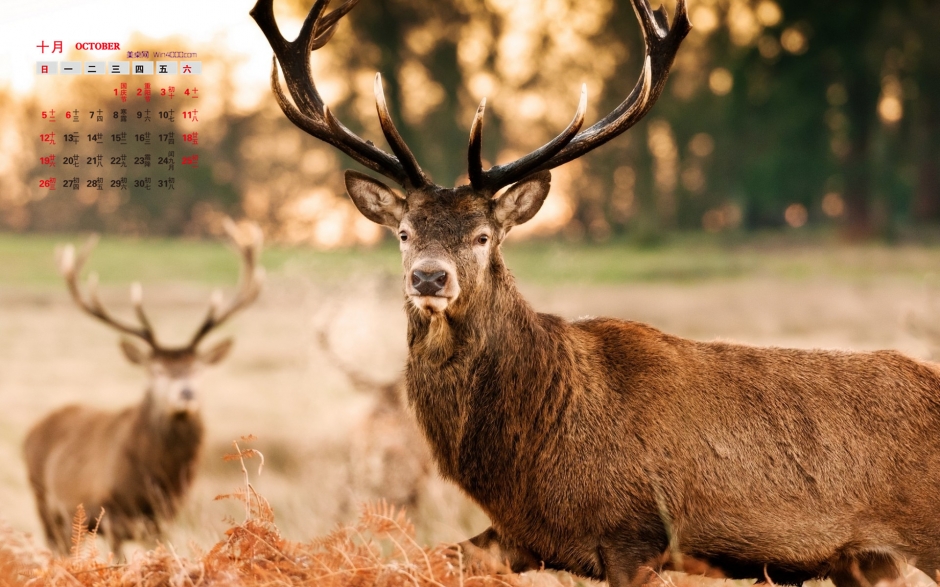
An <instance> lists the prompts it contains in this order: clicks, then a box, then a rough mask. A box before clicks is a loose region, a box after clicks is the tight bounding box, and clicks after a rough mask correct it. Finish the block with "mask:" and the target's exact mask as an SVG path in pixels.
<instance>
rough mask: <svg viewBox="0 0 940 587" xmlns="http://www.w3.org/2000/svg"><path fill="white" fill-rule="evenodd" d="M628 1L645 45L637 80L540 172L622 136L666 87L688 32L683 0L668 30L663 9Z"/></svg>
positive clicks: (645, 2)
mask: <svg viewBox="0 0 940 587" xmlns="http://www.w3.org/2000/svg"><path fill="white" fill-rule="evenodd" d="M631 1H632V3H633V10H634V12H635V13H636V15H637V19H638V20H639V21H640V25H641V28H642V30H643V40H644V43H645V44H646V59H645V60H644V67H643V71H642V73H641V74H640V79H639V80H638V81H637V83H636V86H634V88H633V91H631V92H630V94H629V95H628V96H627V99H626V100H624V101H623V102H621V103H620V105H619V106H617V107H616V108H615V109H614V110H613V111H612V112H611V113H610V114H608V115H607V116H605V117H604V118H603V119H601V120H599V121H598V122H596V123H594V124H593V125H591V126H590V127H589V128H587V129H585V130H584V131H582V132H581V133H580V134H578V136H576V137H575V138H574V139H573V140H572V141H571V142H570V143H569V144H568V145H567V146H566V147H565V148H564V149H562V150H561V151H560V152H559V153H558V154H557V155H555V156H554V157H552V158H551V159H550V160H549V161H548V162H547V163H546V164H545V165H543V166H542V169H551V168H553V167H558V166H559V165H562V164H564V163H567V162H568V161H571V160H573V159H577V158H578V157H580V156H581V155H584V154H585V153H587V152H588V151H591V150H593V149H595V148H597V147H599V146H601V145H603V144H604V143H606V142H607V141H609V140H611V139H613V138H614V137H616V136H619V135H620V134H622V133H624V132H625V131H626V130H627V129H629V128H630V127H632V126H633V125H634V124H636V123H637V122H638V121H639V120H640V119H641V118H643V117H644V116H646V113H647V112H649V111H650V109H651V108H652V107H653V104H655V103H656V100H658V99H659V96H660V95H661V94H662V92H663V89H664V88H665V87H666V79H667V78H668V77H669V70H670V69H671V68H672V63H673V61H674V60H675V58H676V52H677V51H678V50H679V45H681V44H682V41H683V39H685V37H686V35H688V34H689V31H690V30H692V23H691V22H689V15H688V10H687V8H686V4H685V0H678V2H676V14H675V17H674V18H673V21H672V26H671V27H670V26H669V19H668V17H667V15H666V9H665V8H664V7H662V6H660V7H659V8H658V9H656V10H651V9H650V5H649V1H648V0H631Z"/></svg>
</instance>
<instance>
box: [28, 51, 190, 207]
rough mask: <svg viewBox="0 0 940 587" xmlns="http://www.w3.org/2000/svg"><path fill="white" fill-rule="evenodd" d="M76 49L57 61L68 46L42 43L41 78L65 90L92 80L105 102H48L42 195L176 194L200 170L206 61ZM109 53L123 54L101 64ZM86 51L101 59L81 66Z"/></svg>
mask: <svg viewBox="0 0 940 587" xmlns="http://www.w3.org/2000/svg"><path fill="white" fill-rule="evenodd" d="M74 47H75V49H76V51H75V52H73V53H70V55H69V58H68V59H66V58H64V57H63V58H60V59H55V57H62V55H61V54H62V50H63V42H62V41H53V42H52V44H48V43H46V41H42V42H41V43H40V44H39V45H37V49H38V50H40V51H41V53H42V58H41V59H39V60H37V61H36V62H35V74H36V75H37V76H40V77H43V78H48V80H49V82H48V83H51V85H53V86H55V87H57V88H58V87H59V86H60V85H61V87H62V88H66V87H68V82H69V81H70V80H75V79H76V78H75V77H71V76H84V77H85V79H84V80H83V81H86V82H89V83H90V84H91V85H92V87H94V88H95V91H96V92H98V88H100V97H96V98H95V100H96V103H95V104H94V105H93V106H89V105H88V102H87V97H83V98H82V99H78V98H75V99H74V101H73V102H71V103H70V100H69V97H68V96H67V95H66V96H61V95H59V94H60V92H51V93H49V94H51V95H50V96H48V97H49V98H51V100H49V102H55V103H48V102H45V100H46V97H44V98H42V99H41V101H40V106H39V111H38V112H37V113H36V116H38V117H39V119H40V120H41V125H42V126H41V129H42V130H41V132H40V133H39V136H38V141H39V161H38V166H39V168H40V171H39V173H38V188H39V190H40V191H49V192H51V191H55V190H75V191H82V190H96V191H106V190H118V191H121V192H128V191H130V190H131V189H132V188H133V189H134V190H146V191H151V190H175V189H176V186H177V183H178V182H177V179H178V174H181V173H186V172H187V170H192V169H197V168H198V167H199V154H198V153H197V152H196V151H197V149H196V147H197V146H198V145H199V130H198V128H199V103H200V94H201V92H202V91H203V90H202V87H201V84H200V83H199V82H200V80H201V76H202V62H201V61H199V60H198V54H197V53H194V52H185V51H150V50H147V51H140V50H133V51H129V50H125V51H121V45H120V43H81V42H80V43H75V45H74ZM47 49H48V50H49V51H48V52H47ZM102 50H104V51H109V52H110V51H115V53H113V54H111V55H113V58H112V59H101V58H100V57H98V55H100V52H101V51H102ZM86 51H87V52H91V51H95V57H94V58H89V59H82V60H77V59H76V54H77V55H81V54H82V53H83V52H86ZM92 80H94V81H93V82H92ZM79 103H81V104H79ZM40 195H41V194H40Z"/></svg>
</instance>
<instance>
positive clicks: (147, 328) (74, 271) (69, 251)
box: [56, 234, 159, 348]
mask: <svg viewBox="0 0 940 587" xmlns="http://www.w3.org/2000/svg"><path fill="white" fill-rule="evenodd" d="M97 244H98V235H97V234H93V235H91V236H90V237H89V238H88V240H87V241H85V244H84V245H83V246H82V248H81V250H79V251H78V252H77V253H76V252H75V247H74V246H73V245H71V244H68V245H65V247H62V248H60V249H58V250H57V251H56V256H57V260H58V265H59V272H60V273H61V274H62V276H63V277H64V278H65V284H66V285H67V286H68V289H69V293H70V294H71V295H72V299H73V300H75V303H76V304H78V306H79V307H80V308H81V309H82V310H84V311H85V312H86V313H88V314H91V315H92V316H94V317H95V318H97V319H98V320H101V321H102V322H104V323H105V324H107V325H109V326H111V327H112V328H114V329H115V330H118V331H120V332H123V333H124V334H130V335H131V336H136V337H137V338H140V339H142V340H144V341H145V342H146V343H147V344H149V345H150V346H151V348H158V347H159V345H158V343H157V337H156V335H155V334H154V332H153V327H152V326H151V324H150V320H148V319H147V315H146V314H145V313H144V307H143V288H141V286H140V283H136V282H135V283H134V284H132V285H131V302H132V303H133V305H134V313H135V314H136V315H137V320H138V322H140V326H133V325H131V324H127V323H125V322H122V321H120V320H118V319H117V318H115V317H114V316H112V315H111V314H110V313H108V311H107V310H105V309H104V306H103V305H102V303H101V300H100V299H99V298H98V276H97V274H95V273H92V274H91V275H90V276H89V278H88V297H87V299H86V297H85V296H84V295H82V292H81V290H80V288H79V285H78V277H79V275H80V274H81V272H82V268H83V267H84V266H85V261H87V260H88V257H89V256H91V252H92V251H93V250H94V248H95V245H97Z"/></svg>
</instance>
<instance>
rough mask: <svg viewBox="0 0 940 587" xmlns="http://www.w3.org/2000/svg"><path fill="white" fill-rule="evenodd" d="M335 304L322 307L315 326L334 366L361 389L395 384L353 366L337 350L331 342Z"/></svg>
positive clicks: (368, 389)
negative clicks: (374, 377) (380, 379)
mask: <svg viewBox="0 0 940 587" xmlns="http://www.w3.org/2000/svg"><path fill="white" fill-rule="evenodd" d="M335 306H336V305H335V304H328V305H327V306H326V307H324V308H321V309H320V312H319V314H320V318H319V319H318V320H317V324H316V327H315V330H316V336H317V345H318V346H319V347H320V350H321V351H322V352H323V354H324V355H326V356H327V358H328V359H329V360H330V362H331V363H332V364H333V366H334V367H336V368H337V369H339V370H340V371H342V372H343V375H345V376H346V379H348V380H349V382H350V383H352V386H353V387H354V388H356V389H357V390H359V391H372V390H375V389H382V388H384V387H387V386H389V385H394V384H395V382H381V381H379V380H377V379H373V378H371V377H369V376H368V375H366V374H364V373H362V372H360V371H359V370H357V369H355V368H353V367H352V366H351V365H350V364H349V363H348V362H347V361H346V360H345V359H343V357H342V356H340V354H339V353H338V352H336V349H335V348H333V344H332V343H331V342H330V326H331V325H332V320H331V319H330V317H331V316H333V317H335V316H336V313H335V311H336V307H335Z"/></svg>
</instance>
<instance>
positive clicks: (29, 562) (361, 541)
mask: <svg viewBox="0 0 940 587" xmlns="http://www.w3.org/2000/svg"><path fill="white" fill-rule="evenodd" d="M252 439H253V438H252V437H244V438H242V442H243V443H245V442H250V441H251V440H252ZM234 444H235V451H236V452H235V454H233V455H227V456H226V457H225V458H226V459H227V460H238V461H239V462H240V463H241V466H242V472H243V474H244V475H245V485H244V486H243V487H241V488H239V489H238V490H237V491H235V492H233V493H232V494H229V495H224V496H219V498H220V499H224V498H231V499H238V500H241V501H243V502H244V503H245V507H246V519H245V521H244V522H242V523H241V524H233V525H232V527H230V528H229V529H228V530H227V531H226V532H225V536H224V538H222V540H220V541H219V542H218V543H217V544H216V545H215V546H214V547H212V548H211V549H210V550H208V551H207V552H203V553H194V554H193V556H192V557H190V558H184V557H181V556H179V555H178V554H177V553H176V551H175V550H174V548H173V547H172V546H170V545H160V546H158V547H157V548H156V549H154V550H151V551H147V552H142V553H138V554H137V555H135V556H133V557H131V559H130V560H129V561H127V562H126V563H123V564H116V562H115V557H114V556H113V555H110V556H109V557H108V558H106V559H103V558H102V557H101V556H99V553H98V551H97V549H96V546H95V538H96V536H95V532H94V531H88V530H87V527H88V523H87V521H86V519H85V513H84V511H83V510H80V511H79V513H78V515H77V516H76V520H75V528H76V532H75V535H74V539H73V550H72V554H71V555H70V556H68V557H54V556H52V555H51V554H49V553H48V552H47V551H42V550H40V549H38V548H36V547H34V546H33V545H32V544H31V543H30V541H29V540H28V539H26V538H25V537H23V536H21V535H19V534H17V533H15V532H13V531H12V530H10V529H8V528H5V527H3V526H0V585H23V586H30V587H32V586H36V587H39V586H49V587H58V586H63V587H65V586H68V587H78V586H91V585H94V586H96V587H97V586H102V587H103V586H109V587H118V586H131V585H134V586H138V585H139V586H144V587H150V586H157V585H160V586H164V585H166V586H173V587H176V586H179V587H183V586H187V587H202V586H215V585H246V586H252V585H259V586H260V585H316V586H317V587H333V586H337V587H339V586H353V585H356V586H358V585H382V586H389V587H393V586H397V585H402V586H405V585H407V586H420V587H425V586H427V587H432V586H433V587H450V586H453V587H474V586H485V585H494V586H496V585H500V586H516V585H519V586H523V585H541V586H544V587H552V586H560V585H573V584H574V582H573V580H572V579H571V578H569V577H567V576H566V575H561V576H559V575H554V574H549V573H537V574H529V575H511V574H510V575H498V574H495V573H493V572H491V571H488V570H486V569H465V568H464V565H463V562H462V561H461V559H460V554H459V551H458V550H457V549H455V548H454V546H453V545H448V544H442V545H438V546H435V547H425V546H422V545H420V544H418V542H417V541H416V539H415V530H414V527H413V526H412V524H411V522H410V521H409V520H408V518H407V517H406V515H405V511H404V510H403V509H398V508H395V507H393V506H389V505H388V504H386V503H385V502H379V503H372V504H368V505H365V506H363V508H362V513H361V515H360V518H359V521H358V522H357V523H355V524H353V525H350V526H343V527H340V528H338V529H336V530H335V531H333V532H332V533H331V534H329V535H327V536H325V537H323V538H319V539H316V540H313V541H311V542H307V543H299V542H292V541H290V540H287V539H285V538H283V537H282V536H281V535H280V533H279V532H278V529H277V526H276V525H275V523H274V511H273V510H272V508H271V506H270V505H269V504H268V502H267V501H266V500H265V499H264V498H263V497H261V496H260V495H259V494H258V493H257V492H255V490H254V488H253V487H252V486H251V484H250V482H249V480H248V468H247V467H246V465H245V460H246V459H250V458H255V457H259V458H263V457H261V453H260V452H258V451H257V450H255V449H251V448H248V449H243V448H241V447H240V446H239V445H238V443H234Z"/></svg>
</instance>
